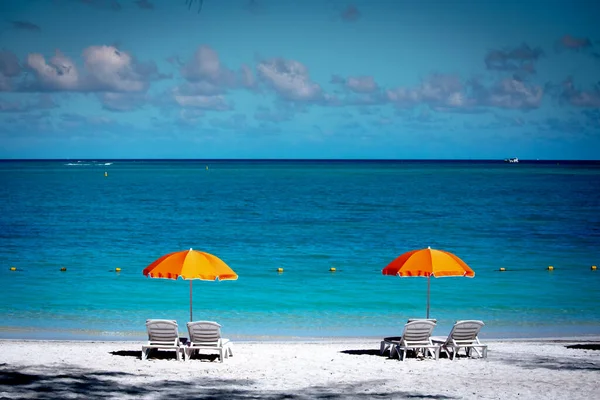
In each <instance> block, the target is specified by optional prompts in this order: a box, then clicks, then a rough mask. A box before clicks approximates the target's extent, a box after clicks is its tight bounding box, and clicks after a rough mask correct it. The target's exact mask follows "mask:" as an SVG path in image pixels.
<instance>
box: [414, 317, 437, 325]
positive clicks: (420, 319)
mask: <svg viewBox="0 0 600 400" xmlns="http://www.w3.org/2000/svg"><path fill="white" fill-rule="evenodd" d="M415 321H431V322H433V323H434V324H437V319H435V318H409V319H408V321H406V322H415Z"/></svg>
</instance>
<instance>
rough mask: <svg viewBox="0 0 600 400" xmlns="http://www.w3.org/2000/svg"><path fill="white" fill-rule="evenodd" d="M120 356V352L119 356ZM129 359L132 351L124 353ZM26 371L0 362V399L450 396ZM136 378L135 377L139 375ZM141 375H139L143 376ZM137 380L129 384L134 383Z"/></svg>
mask: <svg viewBox="0 0 600 400" xmlns="http://www.w3.org/2000/svg"><path fill="white" fill-rule="evenodd" d="M121 355H123V354H121ZM124 356H126V357H130V356H131V355H127V354H125V355H124ZM35 371H36V372H35V373H26V372H22V371H20V370H18V369H15V368H12V367H11V366H10V365H8V364H0V393H2V396H3V398H10V399H21V398H28V399H30V398H53V399H56V398H71V399H72V398H81V399H82V398H85V399H99V398H103V399H104V398H121V397H136V398H138V397H140V398H153V399H165V400H166V399H171V398H176V399H178V400H182V399H183V400H187V399H234V400H235V399H267V400H275V399H288V400H289V399H292V400H293V399H330V400H336V399H374V398H375V399H377V398H386V399H387V398H407V399H453V398H455V397H448V396H444V395H439V396H437V395H431V394H428V393H426V392H421V391H419V390H418V389H415V390H414V391H380V390H379V388H380V387H381V382H379V381H372V382H370V381H366V382H360V383H358V384H335V383H332V384H331V385H327V386H310V387H307V388H302V389H299V390H296V391H290V390H281V391H279V390H269V391H265V390H259V389H256V382H254V381H250V380H234V379H215V378H208V377H202V379H194V380H193V381H184V380H162V381H152V382H148V381H145V380H144V379H137V380H132V379H129V378H132V377H133V375H129V374H126V373H122V372H105V371H96V370H93V369H81V368H65V369H63V370H62V371H61V373H58V374H57V373H56V372H57V371H56V369H55V368H53V367H45V368H36V369H35ZM138 378H139V376H138ZM142 378H143V377H142ZM134 381H135V383H132V382H134Z"/></svg>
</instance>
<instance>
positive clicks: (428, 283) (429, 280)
mask: <svg viewBox="0 0 600 400" xmlns="http://www.w3.org/2000/svg"><path fill="white" fill-rule="evenodd" d="M190 282H191V281H190ZM430 286H431V275H428V276H427V319H429V289H430Z"/></svg>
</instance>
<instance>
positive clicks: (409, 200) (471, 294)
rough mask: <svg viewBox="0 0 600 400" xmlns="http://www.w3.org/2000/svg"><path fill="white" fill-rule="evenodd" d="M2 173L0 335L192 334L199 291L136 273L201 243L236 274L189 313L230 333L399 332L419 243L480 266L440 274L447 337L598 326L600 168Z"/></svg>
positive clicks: (152, 168)
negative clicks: (170, 326) (164, 322)
mask: <svg viewBox="0 0 600 400" xmlns="http://www.w3.org/2000/svg"><path fill="white" fill-rule="evenodd" d="M207 167H208V169H207ZM105 172H106V175H107V176H105ZM0 181H1V182H2V185H1V186H0V204H1V205H2V213H1V215H0V226H1V227H2V229H1V230H0V240H1V242H0V243H1V244H0V264H1V268H0V281H1V282H2V292H3V299H4V304H5V306H4V307H3V308H2V310H0V321H2V322H0V337H33V336H35V337H51V338H53V337H54V338H58V337H69V336H74V337H81V338H84V337H85V338H89V337H94V338H96V337H106V338H121V337H125V338H129V337H143V335H144V329H145V328H144V321H145V320H146V318H168V319H176V320H177V321H178V322H179V324H180V325H181V326H182V327H184V326H185V322H186V321H188V320H189V282H188V281H183V280H178V281H171V280H166V279H149V278H145V277H144V276H143V275H142V273H141V271H142V269H143V268H144V267H146V266H147V265H148V264H149V263H151V262H152V261H153V260H154V259H156V258H158V257H159V256H161V255H163V254H165V253H168V252H172V251H177V250H184V249H187V248H191V247H192V248H196V249H199V250H203V251H207V252H210V253H213V254H215V255H217V256H219V257H220V258H221V259H223V260H224V261H225V262H227V264H228V265H230V266H231V267H232V268H233V269H234V270H235V271H236V272H237V273H238V275H239V279H238V280H237V281H223V282H204V281H194V282H193V288H194V292H193V294H194V297H193V299H194V300H193V304H194V319H209V320H217V321H219V322H220V323H221V324H222V325H223V330H224V331H226V332H228V333H229V336H239V337H257V336H258V337H263V336H268V337H280V336H283V337H290V336H291V337H309V336H381V335H386V336H387V335H390V334H392V333H395V332H397V331H398V329H399V328H398V327H399V326H401V325H402V324H403V323H404V322H405V320H406V319H407V318H408V317H421V316H423V317H424V316H425V307H426V288H427V281H426V279H425V278H398V277H389V276H382V275H381V269H382V268H383V267H385V266H386V265H387V264H388V263H389V262H390V261H391V260H393V259H394V258H395V257H397V256H398V255H400V254H401V253H403V252H405V251H409V250H412V249H416V248H424V247H427V246H431V247H432V248H438V249H443V250H447V251H451V252H453V253H455V254H456V255H458V256H459V257H461V258H462V259H463V260H464V261H465V262H467V263H468V264H469V265H470V266H471V267H472V268H473V269H474V270H475V273H476V275H475V278H473V279H469V278H439V279H435V278H434V279H432V281H431V316H432V317H433V318H437V319H438V321H439V322H438V325H439V327H438V328H436V330H437V329H439V332H441V333H443V331H445V330H446V329H449V327H450V326H451V324H452V323H453V321H455V320H457V319H482V320H484V321H485V323H486V327H485V328H484V331H482V335H484V336H485V335H488V336H494V337H509V336H510V337H530V336H564V335H586V334H600V311H599V310H598V307H597V304H598V301H599V300H600V291H599V290H598V288H599V283H600V275H599V274H600V271H592V270H591V268H590V267H591V265H598V264H599V263H600V164H598V163H564V162H561V163H559V164H557V163H533V162H532V163H519V164H504V163H502V162H498V163H495V162H435V161H428V162H375V161H372V162H359V161H348V162H339V161H338V162H331V161H329V162H327V161H319V162H318V161H260V162H259V161H195V162H194V161H114V162H112V163H110V164H109V165H105V164H104V162H79V163H78V162H68V161H27V162H18V161H10V162H8V161H6V162H0ZM549 265H552V266H554V268H555V269H554V271H548V270H547V267H548V266H549ZM11 266H14V267H16V268H17V270H16V271H10V267H11ZM61 267H65V268H67V271H65V272H61V271H60V268H61ZM117 267H119V268H121V272H119V273H117V272H115V268H117ZM280 267H281V268H283V269H284V272H283V273H277V272H276V270H277V268H280ZM331 267H335V268H336V272H329V269H330V268H331ZM501 267H504V268H506V271H504V272H499V268H501ZM183 329H185V328H183Z"/></svg>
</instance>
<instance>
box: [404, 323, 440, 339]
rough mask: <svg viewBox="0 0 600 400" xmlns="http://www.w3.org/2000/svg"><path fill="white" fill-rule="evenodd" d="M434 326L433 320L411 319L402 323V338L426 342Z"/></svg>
mask: <svg viewBox="0 0 600 400" xmlns="http://www.w3.org/2000/svg"><path fill="white" fill-rule="evenodd" d="M433 328H435V322H433V321H428V320H425V319H422V320H417V321H412V322H409V323H407V324H406V325H404V332H402V339H403V340H404V341H406V342H427V341H428V340H429V338H430V337H431V332H433Z"/></svg>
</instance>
